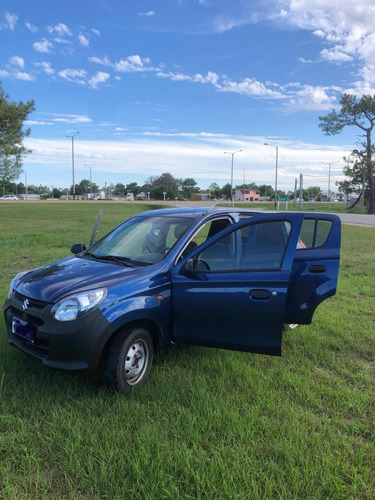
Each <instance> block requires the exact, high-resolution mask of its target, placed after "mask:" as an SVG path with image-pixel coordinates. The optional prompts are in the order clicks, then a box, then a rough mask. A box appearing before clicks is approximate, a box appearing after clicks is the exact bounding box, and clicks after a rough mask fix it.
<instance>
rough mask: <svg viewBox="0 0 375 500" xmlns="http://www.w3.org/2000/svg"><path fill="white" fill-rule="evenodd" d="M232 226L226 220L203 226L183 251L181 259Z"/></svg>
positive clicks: (218, 220)
mask: <svg viewBox="0 0 375 500" xmlns="http://www.w3.org/2000/svg"><path fill="white" fill-rule="evenodd" d="M230 225H231V221H230V220H229V219H227V218H224V219H214V220H211V221H209V222H207V223H206V224H204V225H203V226H201V227H200V228H199V230H198V231H197V232H196V233H195V234H194V236H193V237H192V238H191V240H190V241H189V243H188V244H187V246H186V247H185V248H184V250H183V251H182V254H181V257H180V259H181V258H184V257H186V256H187V255H189V253H191V252H192V251H193V250H195V249H196V248H197V247H198V246H199V245H201V244H202V243H204V242H205V241H206V240H208V239H209V238H212V236H215V234H218V233H219V232H220V231H223V230H224V229H225V228H227V227H228V226H230Z"/></svg>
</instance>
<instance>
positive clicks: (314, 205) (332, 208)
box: [235, 201, 360, 214]
mask: <svg viewBox="0 0 375 500" xmlns="http://www.w3.org/2000/svg"><path fill="white" fill-rule="evenodd" d="M235 206H236V207H243V208H261V209H263V210H275V204H274V203H273V202H272V203H268V202H250V203H241V202H235ZM285 209H286V204H285V201H280V210H285ZM288 210H289V211H291V212H299V211H300V210H299V208H298V203H297V204H296V206H295V207H294V206H293V202H290V201H289V202H288ZM302 212H326V213H332V214H337V213H349V214H359V213H360V206H359V205H356V206H355V207H354V208H353V209H351V210H348V208H347V205H346V203H344V202H337V203H335V202H320V201H319V202H310V203H309V202H306V201H304V202H303V206H302Z"/></svg>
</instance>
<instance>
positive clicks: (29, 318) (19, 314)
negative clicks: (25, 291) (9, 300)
mask: <svg viewBox="0 0 375 500" xmlns="http://www.w3.org/2000/svg"><path fill="white" fill-rule="evenodd" d="M10 313H11V315H12V316H15V317H16V318H19V319H22V321H26V323H31V324H32V325H34V326H36V327H38V326H42V325H43V323H44V322H43V320H42V319H40V318H37V317H36V316H33V315H31V314H29V313H28V312H27V311H21V310H20V309H17V308H15V307H10Z"/></svg>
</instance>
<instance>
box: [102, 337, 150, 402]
mask: <svg viewBox="0 0 375 500" xmlns="http://www.w3.org/2000/svg"><path fill="white" fill-rule="evenodd" d="M153 356H154V348H153V344H152V338H151V335H150V334H149V332H148V331H147V330H145V329H144V328H132V329H130V330H127V331H125V332H123V333H120V334H119V335H118V336H117V337H116V339H115V340H114V342H113V344H112V345H111V347H110V349H109V352H108V356H107V360H106V363H105V366H104V370H103V379H104V382H105V383H106V384H107V385H109V386H111V387H113V388H114V389H116V390H118V391H120V392H123V393H124V394H128V393H129V392H131V391H132V389H133V387H136V386H137V385H139V384H141V383H142V382H143V381H144V380H146V378H147V377H148V374H149V373H150V370H151V365H152V359H153Z"/></svg>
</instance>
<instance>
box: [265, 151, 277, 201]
mask: <svg viewBox="0 0 375 500" xmlns="http://www.w3.org/2000/svg"><path fill="white" fill-rule="evenodd" d="M264 145H265V146H273V147H274V148H275V150H276V170H275V208H277V168H278V163H279V146H275V144H271V143H270V142H265V143H264Z"/></svg>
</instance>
